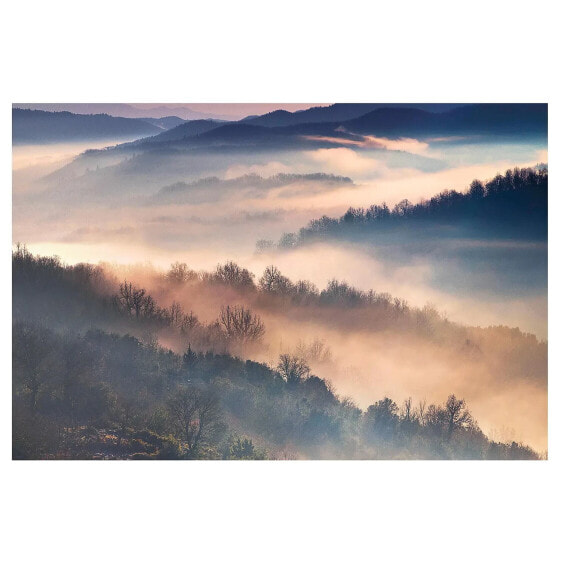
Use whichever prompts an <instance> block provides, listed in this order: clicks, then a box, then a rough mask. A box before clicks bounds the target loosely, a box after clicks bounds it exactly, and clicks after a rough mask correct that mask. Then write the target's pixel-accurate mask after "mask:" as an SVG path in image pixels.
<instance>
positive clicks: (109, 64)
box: [0, 0, 561, 560]
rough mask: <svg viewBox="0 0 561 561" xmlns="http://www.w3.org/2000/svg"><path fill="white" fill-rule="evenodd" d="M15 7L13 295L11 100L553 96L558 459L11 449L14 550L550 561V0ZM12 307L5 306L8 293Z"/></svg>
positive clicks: (6, 506)
mask: <svg viewBox="0 0 561 561" xmlns="http://www.w3.org/2000/svg"><path fill="white" fill-rule="evenodd" d="M80 6H81V5H80V4H79V3H76V2H75V1H72V2H71V1H56V0H55V1H51V2H46V3H45V2H38V1H22V2H19V3H15V2H12V3H10V4H9V5H8V6H4V8H3V9H2V10H3V12H4V13H3V15H2V21H3V28H4V29H3V31H2V33H1V34H0V37H1V41H2V50H1V52H2V53H3V57H4V59H5V60H4V61H3V64H2V68H3V72H2V74H3V78H4V80H3V82H4V86H3V93H2V99H3V103H2V106H1V107H2V112H1V115H2V124H3V127H2V131H3V141H4V150H3V151H2V157H3V159H2V162H3V166H2V170H3V173H2V177H3V179H4V181H3V188H2V190H1V196H2V197H3V200H2V202H3V204H2V212H4V213H5V215H4V216H3V220H2V222H1V224H2V229H3V236H2V239H3V240H4V245H3V246H2V247H3V248H4V251H3V254H2V255H3V261H2V264H3V269H2V273H3V274H2V276H1V279H2V288H3V294H4V295H5V300H6V301H8V296H7V295H8V294H9V293H10V290H11V281H10V276H11V275H10V268H9V267H10V266H9V251H10V249H9V247H10V248H11V243H10V240H11V221H10V205H11V201H10V190H9V188H8V186H9V185H10V183H11V174H10V170H11V158H10V147H11V135H10V134H9V131H10V129H11V127H10V120H11V117H10V109H11V105H10V104H11V103H12V102H56V101H59V102H69V101H75V102H96V101H97V102H103V101H105V102H119V101H120V102H196V101H199V102H228V101H229V102H249V101H256V102H265V101H267V102H276V101H282V102H331V101H370V102H384V101H392V102H397V101H408V102H411V101H415V102H447V101H448V102H461V101H462V102H467V101H486V102H493V101H494V102H505V101H525V102H527V101H534V102H549V103H550V145H551V149H550V154H551V155H552V156H553V162H551V161H550V170H551V171H552V172H553V178H554V180H553V183H552V188H551V189H550V209H551V212H550V214H551V218H550V244H551V245H550V247H551V248H552V251H551V252H550V286H551V287H553V290H552V291H551V294H550V308H549V309H550V327H549V337H550V340H551V341H552V342H553V344H552V345H551V346H550V349H551V351H550V353H551V355H550V390H549V396H550V429H549V433H550V439H549V441H550V445H549V451H550V460H549V461H548V462H540V463H491V462H489V463H467V462H453V463H440V462H424V463H423V462H402V463H398V462H377V463H376V462H315V463H313V462H292V463H290V462H283V463H276V462H266V463H260V464H251V465H250V464H246V463H184V462H183V463H172V462H158V463H148V462H146V463H118V462H116V463H103V464H101V463H94V462H79V463H66V462H50V463H48V462H27V463H24V462H12V461H11V460H10V448H11V446H10V443H11V431H10V423H11V420H10V407H9V405H10V403H9V400H10V397H9V396H10V393H11V391H10V382H9V380H10V375H9V372H10V364H9V357H10V356H11V340H10V332H11V322H10V317H9V315H10V314H8V311H7V310H6V312H5V313H4V317H3V318H2V319H3V322H2V338H1V341H2V355H1V356H2V359H3V365H4V368H3V369H2V373H3V378H2V383H3V392H2V396H3V398H4V403H3V405H4V407H2V421H3V422H2V427H3V431H2V447H1V449H0V450H1V454H2V463H1V467H2V485H3V490H2V497H3V500H2V516H3V523H4V524H3V529H4V530H5V532H6V535H7V536H8V539H7V541H6V542H5V543H6V545H5V546H4V550H5V551H6V553H5V555H6V558H7V559H36V558H39V557H40V558H48V559H50V558H52V559H57V560H61V559H73V560H74V559H76V558H79V559H93V558H94V557H96V558H99V557H105V558H109V559H117V558H120V559H148V558H159V557H166V556H168V555H170V554H180V555H183V556H191V555H199V556H201V558H203V559H217V558H222V557H227V558H234V559H235V558H244V559H246V558H250V559H286V558H296V559H300V558H302V559H304V558H306V559H354V558H357V557H363V556H372V557H378V556H390V555H391V557H392V558H397V559H410V558H412V557H413V558H415V559H425V558H430V559H450V558H454V559H470V560H472V559H528V558H533V559H550V558H553V557H554V551H556V550H557V551H558V550H559V547H558V545H557V544H558V541H557V539H556V537H557V536H556V534H555V533H554V532H555V530H557V528H556V526H554V524H555V522H556V515H557V505H558V504H559V486H558V483H557V479H558V478H556V477H554V473H555V471H554V470H557V471H558V468H559V462H560V460H559V414H558V409H559V400H558V398H559V384H558V380H557V376H556V374H557V373H558V372H559V353H558V347H559V345H558V344H556V342H557V339H558V334H559V332H558V311H559V297H558V296H557V294H556V293H557V292H558V290H556V289H555V287H559V286H561V283H560V282H559V280H560V279H559V268H558V265H559V262H558V259H557V251H556V250H557V248H558V242H559V220H556V218H557V217H556V216H555V213H556V212H558V210H557V209H559V208H560V205H559V202H560V201H559V194H558V193H559V189H557V188H556V182H555V177H556V175H557V174H556V157H557V154H558V149H559V136H558V130H559V111H558V106H559V104H558V101H559V99H558V95H559V89H558V86H557V84H556V78H557V76H556V75H557V74H558V73H557V72H556V71H555V69H556V67H557V61H556V60H555V59H554V50H555V49H554V47H555V44H554V41H555V39H556V38H557V36H558V30H557V29H556V22H557V21H558V19H557V18H556V17H555V16H554V14H553V13H552V10H553V8H552V6H553V3H551V4H550V3H549V2H545V1H541V0H538V1H536V0H535V1H534V2H532V3H531V4H528V3H516V2H512V1H510V2H506V1H495V2H489V1H488V0H486V1H480V0H474V1H472V2H469V3H463V4H458V3H456V4H454V3H450V2H443V1H438V2H435V1H428V2H413V1H411V2H409V1H407V2H404V1H402V2H398V3H393V4H391V5H390V3H384V4H375V3H372V2H358V1H354V0H347V1H346V2H344V3H340V2H339V3H332V2H326V1H323V2H311V1H309V2H302V1H299V2H294V1H291V0H285V1H284V2H282V3H278V4H272V3H265V2H262V1H261V2H257V1H252V2H248V1H243V0H238V1H237V2H226V1H220V2H217V1H212V2H206V3H204V4H203V3H197V4H194V3H183V2H169V1H160V2H158V3H156V4H154V3H153V2H147V1H144V0H136V1H135V2H132V1H121V2H115V1H111V2H110V1H107V0H98V1H97V2H95V3H93V4H92V3H89V4H86V5H84V7H80ZM10 300H11V299H10Z"/></svg>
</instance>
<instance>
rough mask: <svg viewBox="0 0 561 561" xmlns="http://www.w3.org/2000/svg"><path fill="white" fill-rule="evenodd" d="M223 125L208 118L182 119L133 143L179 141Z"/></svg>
mask: <svg viewBox="0 0 561 561" xmlns="http://www.w3.org/2000/svg"><path fill="white" fill-rule="evenodd" d="M170 118H173V117H170ZM223 125H224V123H223V122H222V121H213V120H210V119H204V120H203V119H199V120H196V121H183V122H182V123H181V124H179V125H177V126H175V127H171V128H169V129H168V130H165V131H164V132H161V133H160V134H158V135H156V136H152V137H150V138H143V139H140V140H138V141H137V142H136V143H135V144H141V143H159V142H172V141H181V140H184V139H186V138H190V137H192V136H197V135H199V134H202V133H205V132H208V131H211V130H213V129H216V128H218V127H221V126H223Z"/></svg>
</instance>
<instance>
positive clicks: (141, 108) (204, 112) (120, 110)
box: [14, 103, 330, 120]
mask: <svg viewBox="0 0 561 561" xmlns="http://www.w3.org/2000/svg"><path fill="white" fill-rule="evenodd" d="M321 105H330V104H329V103H14V107H21V108H25V109H41V110H44V111H71V112H73V113H85V114H90V113H107V114H109V115H114V116H115V117H167V116H170V115H176V116H177V117H181V118H183V119H205V118H206V119H208V118H217V119H233V120H235V119H242V118H243V117H247V116H248V115H262V114H263V113H270V112H271V111H276V110H277V109H284V110H286V111H301V110H303V109H308V108H310V107H317V106H321Z"/></svg>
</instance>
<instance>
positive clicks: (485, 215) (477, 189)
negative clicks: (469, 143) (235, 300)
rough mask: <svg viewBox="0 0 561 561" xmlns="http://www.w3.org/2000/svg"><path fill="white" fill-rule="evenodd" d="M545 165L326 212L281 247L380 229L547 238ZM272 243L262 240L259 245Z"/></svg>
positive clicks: (352, 236)
mask: <svg viewBox="0 0 561 561" xmlns="http://www.w3.org/2000/svg"><path fill="white" fill-rule="evenodd" d="M547 186H548V170H547V167H546V166H538V167H537V169H531V168H524V169H519V168H514V169H512V170H507V171H506V172H505V173H504V174H497V175H496V176H495V177H494V178H493V179H491V180H489V181H486V182H485V183H483V182H482V181H479V180H474V181H473V182H472V183H471V185H470V187H469V189H468V190H467V191H465V192H463V193H460V192H458V191H455V190H446V191H443V192H442V193H439V194H438V195H436V196H434V197H432V198H430V199H429V200H425V201H422V202H420V203H418V204H412V203H410V202H409V201H408V200H407V199H405V200H403V201H401V202H400V203H398V204H396V205H395V206H394V208H393V209H390V208H389V207H388V205H387V204H385V203H383V204H380V205H372V206H370V207H369V208H366V209H365V208H349V209H348V210H347V212H346V213H345V214H344V215H343V216H341V217H339V218H330V217H328V216H322V217H321V218H319V219H317V220H312V221H311V222H310V223H309V225H308V226H307V227H305V228H301V229H300V231H299V233H298V234H285V235H284V236H283V237H282V238H281V240H280V241H279V243H278V247H279V248H282V249H287V248H291V247H294V246H297V245H301V244H304V243H308V242H311V241H317V240H322V239H327V238H335V239H364V238H368V239H371V238H372V239H376V236H377V235H381V234H384V233H391V232H395V231H396V230H397V229H398V228H399V229H400V231H401V232H405V233H407V232H410V233H411V232H413V233H414V234H415V236H418V235H427V236H434V235H435V234H438V235H439V236H445V237H457V236H466V235H469V236H471V237H476V238H480V237H490V236H492V237H499V238H514V239H525V240H528V239H530V240H545V239H547ZM271 247H272V245H271V244H267V243H266V242H261V243H260V245H259V246H258V248H259V249H261V250H266V249H270V248H271Z"/></svg>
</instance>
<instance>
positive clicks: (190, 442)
mask: <svg viewBox="0 0 561 561" xmlns="http://www.w3.org/2000/svg"><path fill="white" fill-rule="evenodd" d="M168 409H169V412H170V414H171V415H172V418H173V419H174V421H175V423H176V425H177V431H178V435H179V436H180V437H181V438H182V439H183V440H184V441H185V443H186V444H187V447H188V450H189V454H190V455H191V456H192V457H194V456H195V455H196V454H197V452H198V450H199V446H200V444H201V442H202V441H203V440H204V439H205V438H206V437H207V436H208V435H209V434H210V433H211V432H212V430H213V429H214V428H215V427H216V425H217V424H218V423H219V422H220V419H221V413H220V406H219V401H218V398H217V397H216V395H214V393H212V392H210V391H204V390H201V389H199V388H190V389H181V390H179V391H177V392H176V394H175V395H174V396H173V397H172V398H171V399H170V400H169V402H168Z"/></svg>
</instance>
